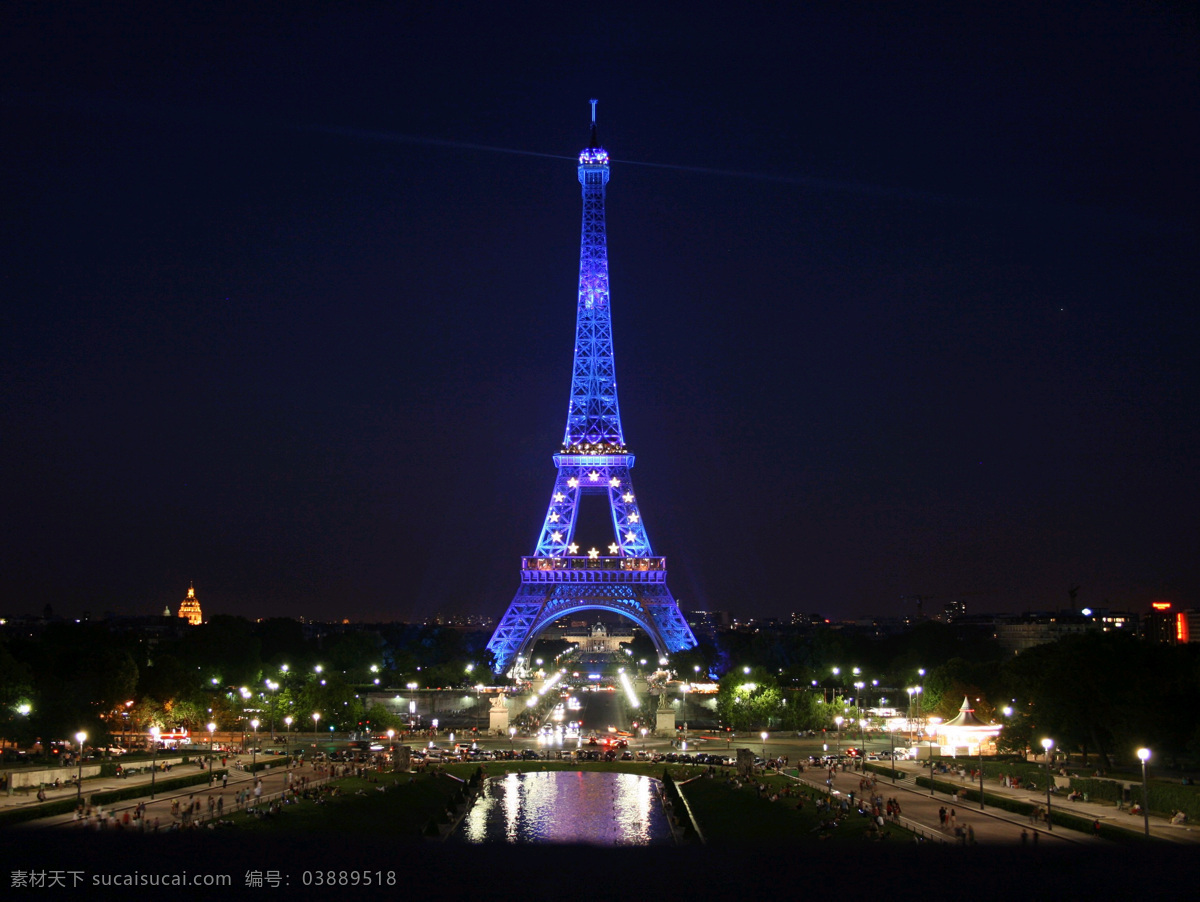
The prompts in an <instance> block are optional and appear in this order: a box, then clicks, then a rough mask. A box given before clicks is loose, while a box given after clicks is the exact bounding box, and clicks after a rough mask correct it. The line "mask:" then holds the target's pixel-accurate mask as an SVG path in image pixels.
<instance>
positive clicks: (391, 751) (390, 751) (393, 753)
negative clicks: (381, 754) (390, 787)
mask: <svg viewBox="0 0 1200 902" xmlns="http://www.w3.org/2000/svg"><path fill="white" fill-rule="evenodd" d="M387 733H388V754H389V755H391V757H392V770H395V769H396V743H395V742H393V739H394V738H395V736H396V731H395V730H388V731H387Z"/></svg>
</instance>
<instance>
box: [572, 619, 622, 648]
mask: <svg viewBox="0 0 1200 902" xmlns="http://www.w3.org/2000/svg"><path fill="white" fill-rule="evenodd" d="M563 638H564V639H566V640H567V641H568V642H571V643H574V644H575V645H578V646H579V649H580V651H584V652H592V653H596V654H606V655H612V654H616V653H617V652H619V651H620V650H621V646H622V645H625V644H628V643H630V642H632V641H633V630H629V631H625V630H621V631H620V632H617V631H616V630H611V629H610V628H609V626H608V624H605V623H593V624H592V625H591V627H589V628H588V629H586V630H569V631H568V632H565V633H564V634H563Z"/></svg>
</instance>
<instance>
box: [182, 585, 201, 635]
mask: <svg viewBox="0 0 1200 902" xmlns="http://www.w3.org/2000/svg"><path fill="white" fill-rule="evenodd" d="M179 616H180V617H182V618H183V619H184V620H186V621H187V622H188V623H190V624H191V625H192V626H199V625H200V624H202V623H203V622H204V615H203V614H201V613H200V602H199V601H197V600H196V587H195V586H188V594H187V598H185V599H184V600H183V601H181V602H180V603H179Z"/></svg>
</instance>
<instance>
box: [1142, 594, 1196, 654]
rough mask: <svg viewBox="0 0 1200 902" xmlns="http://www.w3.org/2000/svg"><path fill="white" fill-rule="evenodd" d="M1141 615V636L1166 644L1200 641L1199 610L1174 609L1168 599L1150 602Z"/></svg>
mask: <svg viewBox="0 0 1200 902" xmlns="http://www.w3.org/2000/svg"><path fill="white" fill-rule="evenodd" d="M1150 607H1151V611H1150V613H1149V614H1146V615H1144V616H1143V617H1142V636H1143V638H1145V639H1146V640H1147V641H1150V642H1163V643H1168V644H1174V643H1184V642H1200V611H1176V610H1175V609H1174V605H1172V604H1171V602H1169V601H1155V602H1152V603H1151V605H1150Z"/></svg>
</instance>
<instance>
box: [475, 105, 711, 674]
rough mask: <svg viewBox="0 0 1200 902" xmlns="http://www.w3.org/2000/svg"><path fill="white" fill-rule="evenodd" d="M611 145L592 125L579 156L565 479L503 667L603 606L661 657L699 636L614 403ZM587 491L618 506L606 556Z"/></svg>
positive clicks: (507, 637)
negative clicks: (582, 515) (652, 520)
mask: <svg viewBox="0 0 1200 902" xmlns="http://www.w3.org/2000/svg"><path fill="white" fill-rule="evenodd" d="M608 179H609V168H608V153H607V152H606V151H605V150H604V148H603V147H601V146H600V145H599V143H598V141H597V139H596V101H594V100H593V101H592V133H591V141H590V143H589V144H588V146H587V147H586V148H585V149H584V150H583V151H581V152H580V154H579V182H580V184H581V185H582V186H583V235H582V239H581V242H580V254H579V301H578V307H577V312H576V319H575V357H574V363H573V365H572V370H571V399H570V403H569V406H568V409H567V429H566V433H565V434H564V436H563V447H562V450H561V451H560V452H559V453H558V454H555V455H554V465H555V467H557V469H558V477H557V478H556V479H555V482H554V491H553V492H552V493H551V495H550V505H549V507H548V508H547V510H546V519H545V521H544V522H543V524H542V531H541V536H540V537H539V538H538V543H537V548H536V549H535V550H534V553H533V556H531V557H526V558H522V559H521V588H520V589H519V590H518V591H517V594H516V597H515V598H513V600H512V603H511V604H510V605H509V606H508V610H507V611H506V612H505V614H504V617H503V618H501V620H500V624H499V625H498V626H497V627H496V631H495V632H494V633H493V634H492V638H491V640H490V641H489V642H488V649H489V650H490V651H491V652H492V653H493V655H494V656H495V668H496V672H497V673H501V672H504V671H508V670H511V669H513V668H514V667H519V666H520V664H521V662H522V660H523V659H524V658H525V656H526V652H527V651H528V650H529V648H530V646H531V645H532V644H533V642H534V640H535V639H536V638H537V636H538V635H539V634H540V633H541V632H542V630H544V629H545V628H546V627H547V626H549V625H550V624H551V623H552V622H554V621H555V620H558V619H559V618H561V617H566V616H568V615H570V614H573V613H575V612H577V611H585V610H601V611H610V612H612V613H615V614H620V615H621V616H623V617H627V618H628V619H630V620H632V621H633V622H634V623H636V624H637V625H638V626H640V627H641V628H642V629H643V630H645V631H646V633H647V635H649V636H650V638H651V639H652V640H653V642H654V644H655V647H656V648H657V649H658V652H659V654H660V655H666V654H668V653H670V652H676V651H682V650H683V649H686V648H691V647H693V646H694V645H695V644H696V637H695V636H694V635H693V634H692V630H691V627H689V626H688V624H687V621H686V620H684V618H683V614H682V613H681V612H680V610H679V605H678V604H677V603H676V602H675V599H674V598H673V597H672V596H671V592H670V590H669V589H668V588H667V566H666V559H665V558H661V557H655V555H654V552H653V550H651V548H650V539H649V537H648V536H647V534H646V525H645V522H644V520H643V519H642V514H641V509H640V508H639V506H638V503H637V496H636V494H635V493H634V490H633V479H632V478H631V477H630V473H629V471H630V470H631V469H632V468H633V462H634V456H633V455H632V454H630V453H629V451H628V449H627V448H626V447H625V435H624V433H623V431H622V430H621V414H620V408H619V407H618V405H617V372H616V364H615V361H614V358H613V332H612V313H611V310H610V309H609V293H608V240H607V236H606V233H605V227H604V197H605V186H606V185H607V184H608ZM584 494H604V495H606V496H607V498H608V503H609V508H610V510H611V512H612V524H613V542H612V544H610V545H609V546H608V548H607V551H608V553H607V554H603V553H602V552H601V549H597V548H591V549H588V550H587V551H586V552H584V553H583V554H580V549H579V546H578V545H576V543H575V525H576V516H577V514H578V511H579V502H580V498H581V497H582V496H583V495H584Z"/></svg>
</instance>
